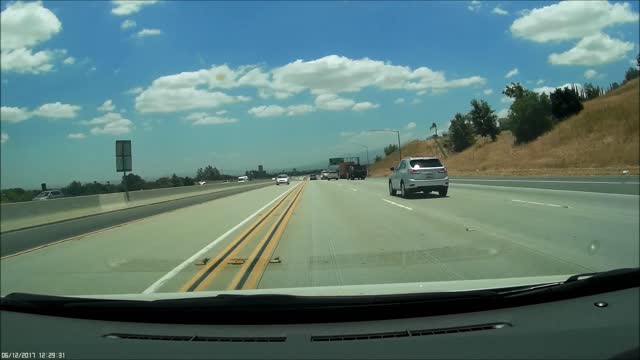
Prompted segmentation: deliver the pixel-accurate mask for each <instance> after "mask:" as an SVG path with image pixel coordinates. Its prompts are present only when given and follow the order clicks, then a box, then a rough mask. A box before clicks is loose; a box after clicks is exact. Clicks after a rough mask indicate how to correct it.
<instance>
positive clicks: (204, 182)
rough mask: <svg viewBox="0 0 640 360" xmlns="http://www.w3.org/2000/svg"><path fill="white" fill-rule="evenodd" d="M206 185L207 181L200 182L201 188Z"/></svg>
mask: <svg viewBox="0 0 640 360" xmlns="http://www.w3.org/2000/svg"><path fill="white" fill-rule="evenodd" d="M206 183H207V182H206V181H198V185H200V186H202V185H204V184H206Z"/></svg>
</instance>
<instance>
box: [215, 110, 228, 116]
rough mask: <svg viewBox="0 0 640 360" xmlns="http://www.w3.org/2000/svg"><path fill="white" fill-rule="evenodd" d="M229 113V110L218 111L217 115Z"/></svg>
mask: <svg viewBox="0 0 640 360" xmlns="http://www.w3.org/2000/svg"><path fill="white" fill-rule="evenodd" d="M226 113H227V110H220V111H216V115H224V114H226Z"/></svg>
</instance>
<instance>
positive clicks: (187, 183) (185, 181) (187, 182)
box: [182, 176, 196, 186]
mask: <svg viewBox="0 0 640 360" xmlns="http://www.w3.org/2000/svg"><path fill="white" fill-rule="evenodd" d="M182 184H183V185H184V186H192V185H195V184H196V182H195V180H193V179H192V178H190V177H188V176H185V177H184V178H183V179H182Z"/></svg>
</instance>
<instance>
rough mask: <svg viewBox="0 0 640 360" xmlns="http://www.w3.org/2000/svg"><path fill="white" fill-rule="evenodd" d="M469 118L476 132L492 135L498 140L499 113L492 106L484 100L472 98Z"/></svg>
mask: <svg viewBox="0 0 640 360" xmlns="http://www.w3.org/2000/svg"><path fill="white" fill-rule="evenodd" d="M469 120H471V123H472V124H473V127H474V129H475V131H476V134H478V135H480V136H483V137H487V136H488V137H490V138H491V140H492V141H496V139H497V137H498V134H499V133H500V128H499V127H498V115H496V112H495V111H493V109H492V108H491V106H489V104H488V103H487V102H486V101H484V100H480V101H478V100H476V99H473V100H471V111H470V112H469Z"/></svg>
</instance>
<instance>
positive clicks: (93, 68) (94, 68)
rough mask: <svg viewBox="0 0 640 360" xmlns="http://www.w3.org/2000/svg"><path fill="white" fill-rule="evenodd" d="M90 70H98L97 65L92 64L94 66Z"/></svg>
mask: <svg viewBox="0 0 640 360" xmlns="http://www.w3.org/2000/svg"><path fill="white" fill-rule="evenodd" d="M89 70H91V71H96V70H98V69H96V67H95V66H92V67H91V69H89Z"/></svg>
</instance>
